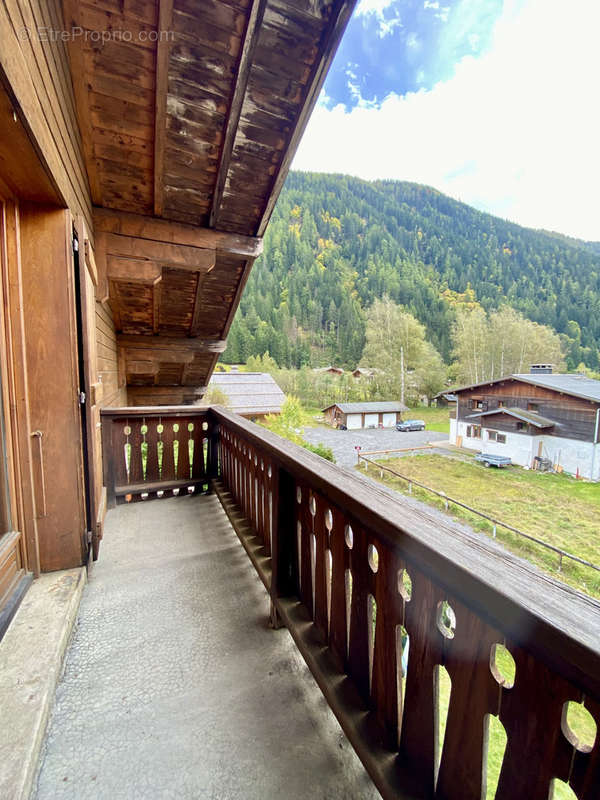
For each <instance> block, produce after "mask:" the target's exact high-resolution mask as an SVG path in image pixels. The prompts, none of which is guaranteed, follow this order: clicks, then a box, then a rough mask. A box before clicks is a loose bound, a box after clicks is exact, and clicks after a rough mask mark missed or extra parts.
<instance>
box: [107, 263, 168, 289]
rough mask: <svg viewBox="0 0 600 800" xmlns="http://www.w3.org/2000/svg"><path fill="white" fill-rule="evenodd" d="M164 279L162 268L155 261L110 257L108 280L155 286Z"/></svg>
mask: <svg viewBox="0 0 600 800" xmlns="http://www.w3.org/2000/svg"><path fill="white" fill-rule="evenodd" d="M161 279H162V267H161V266H160V264H156V263H154V261H140V260H139V259H135V258H117V257H116V256H109V257H108V280H109V281H115V282H116V283H142V284H150V285H151V286H154V285H155V284H156V283H158V282H159V281H160V280H161Z"/></svg>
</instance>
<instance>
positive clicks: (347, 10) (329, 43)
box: [256, 0, 356, 236]
mask: <svg viewBox="0 0 600 800" xmlns="http://www.w3.org/2000/svg"><path fill="white" fill-rule="evenodd" d="M355 5H356V0H338V1H337V2H336V3H335V7H334V9H333V10H332V13H331V18H330V20H329V25H328V26H327V31H326V33H325V35H324V37H323V38H324V40H325V42H326V46H325V47H324V49H323V50H322V51H321V53H320V55H319V58H317V60H316V61H315V63H314V65H313V68H312V71H311V76H310V79H309V81H308V89H307V91H306V94H305V97H304V102H303V104H302V111H301V112H300V114H299V115H298V118H297V120H296V124H295V125H294V129H293V131H292V134H291V136H290V138H289V141H288V145H287V147H286V149H285V155H284V156H283V159H282V160H281V163H280V165H279V169H278V170H277V172H276V173H275V175H274V177H273V181H272V182H271V187H270V189H269V193H268V197H267V202H266V204H265V207H264V210H263V213H262V215H261V218H260V222H259V224H258V227H257V229H256V235H257V236H262V235H263V234H264V232H265V228H266V227H267V224H268V222H269V220H270V219H271V214H272V213H273V209H274V208H275V203H276V202H277V199H278V197H279V194H280V192H281V189H282V188H283V184H284V182H285V179H286V178H287V174H288V172H289V169H290V165H291V163H292V159H293V158H294V155H295V154H296V150H297V149H298V145H299V144H300V139H301V138H302V135H303V133H304V130H305V129H306V126H307V124H308V120H309V119H310V115H311V114H312V112H313V109H314V107H315V104H316V102H317V100H318V98H319V94H320V92H321V89H322V87H323V83H324V82H325V77H326V75H327V72H328V70H329V67H330V66H331V62H332V61H333V58H334V56H335V53H336V50H337V48H338V45H339V43H340V40H341V38H342V34H343V33H344V30H345V29H346V25H347V24H348V21H349V19H350V17H351V16H352V12H353V11H354V6H355Z"/></svg>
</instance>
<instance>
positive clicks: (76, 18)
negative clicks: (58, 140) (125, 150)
mask: <svg viewBox="0 0 600 800" xmlns="http://www.w3.org/2000/svg"><path fill="white" fill-rule="evenodd" d="M62 5H63V16H64V20H65V30H66V31H73V30H81V29H82V24H81V17H80V9H81V3H79V2H78V0H63V4H62ZM67 47H68V51H69V61H70V63H71V80H72V83H73V92H74V94H75V105H76V110H77V121H78V122H79V130H80V132H81V141H82V144H83V154H84V156H85V167H86V170H87V174H88V180H89V182H90V192H91V195H92V201H93V202H94V203H101V202H102V188H101V185H100V176H99V169H98V162H97V161H96V156H95V154H94V143H93V139H92V131H93V125H92V117H91V113H90V96H89V91H88V86H87V83H86V80H85V63H84V57H83V48H84V37H83V36H70V37H69V39H68V44H67Z"/></svg>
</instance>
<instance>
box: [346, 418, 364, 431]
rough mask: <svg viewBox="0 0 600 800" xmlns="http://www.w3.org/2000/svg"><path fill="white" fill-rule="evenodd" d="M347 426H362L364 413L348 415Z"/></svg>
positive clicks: (350, 428)
mask: <svg viewBox="0 0 600 800" xmlns="http://www.w3.org/2000/svg"><path fill="white" fill-rule="evenodd" d="M346 427H347V428H348V430H354V429H356V428H360V427H362V415H361V414H348V416H347V417H346Z"/></svg>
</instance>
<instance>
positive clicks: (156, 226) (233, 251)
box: [94, 208, 263, 258]
mask: <svg viewBox="0 0 600 800" xmlns="http://www.w3.org/2000/svg"><path fill="white" fill-rule="evenodd" d="M94 227H95V229H96V236H99V235H100V233H104V234H107V233H116V234H121V235H122V236H135V237H138V238H140V239H148V240H152V241H156V242H165V243H169V244H180V245H189V246H191V247H202V248H207V249H209V250H216V251H217V252H219V253H228V254H230V255H234V256H243V257H245V258H257V257H258V256H259V255H260V254H261V253H262V250H263V242H262V239H258V238H256V237H254V236H243V235H242V234H238V233H226V232H225V231H217V230H211V229H209V228H200V227H197V226H195V225H185V224H184V223H182V222H168V221H167V220H164V219H157V218H156V217H145V216H143V215H141V214H130V213H127V212H124V211H111V210H109V209H105V208H94ZM97 255H98V254H96V256H97Z"/></svg>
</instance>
